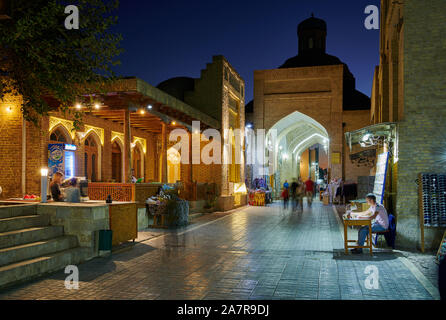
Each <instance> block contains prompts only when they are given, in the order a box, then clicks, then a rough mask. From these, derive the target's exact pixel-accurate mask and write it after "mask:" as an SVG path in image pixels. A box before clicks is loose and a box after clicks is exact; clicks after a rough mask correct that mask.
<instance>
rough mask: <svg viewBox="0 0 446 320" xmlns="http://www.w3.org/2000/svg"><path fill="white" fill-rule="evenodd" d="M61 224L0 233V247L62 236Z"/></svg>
mask: <svg viewBox="0 0 446 320" xmlns="http://www.w3.org/2000/svg"><path fill="white" fill-rule="evenodd" d="M63 234H64V233H63V227H62V226H49V227H35V228H27V229H21V230H14V231H8V232H3V233H0V249H3V248H8V247H13V246H19V245H21V244H26V243H31V242H36V241H42V240H48V239H51V238H57V237H61V236H63Z"/></svg>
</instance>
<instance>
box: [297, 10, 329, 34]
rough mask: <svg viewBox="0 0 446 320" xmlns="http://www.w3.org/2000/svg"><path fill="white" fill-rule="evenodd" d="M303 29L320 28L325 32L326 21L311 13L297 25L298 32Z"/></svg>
mask: <svg viewBox="0 0 446 320" xmlns="http://www.w3.org/2000/svg"><path fill="white" fill-rule="evenodd" d="M304 30H321V31H325V32H327V23H326V22H325V21H324V20H322V19H318V18H315V17H314V15H313V14H312V15H311V18H308V19H307V20H304V21H302V22H301V23H300V24H299V26H298V27H297V32H298V33H300V32H302V31H304Z"/></svg>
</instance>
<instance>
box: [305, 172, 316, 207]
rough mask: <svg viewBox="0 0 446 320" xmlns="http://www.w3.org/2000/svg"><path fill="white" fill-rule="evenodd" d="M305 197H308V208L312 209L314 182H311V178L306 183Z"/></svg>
mask: <svg viewBox="0 0 446 320" xmlns="http://www.w3.org/2000/svg"><path fill="white" fill-rule="evenodd" d="M305 195H306V196H307V203H308V206H309V207H311V205H312V204H313V197H314V182H313V180H311V177H309V178H308V180H307V181H305Z"/></svg>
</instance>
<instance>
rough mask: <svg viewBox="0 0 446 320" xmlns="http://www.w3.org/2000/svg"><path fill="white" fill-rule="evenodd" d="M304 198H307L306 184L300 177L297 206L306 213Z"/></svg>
mask: <svg viewBox="0 0 446 320" xmlns="http://www.w3.org/2000/svg"><path fill="white" fill-rule="evenodd" d="M304 196H305V184H304V183H303V181H302V179H301V178H300V177H299V179H298V180H297V190H296V197H297V206H298V207H299V208H300V210H301V211H304Z"/></svg>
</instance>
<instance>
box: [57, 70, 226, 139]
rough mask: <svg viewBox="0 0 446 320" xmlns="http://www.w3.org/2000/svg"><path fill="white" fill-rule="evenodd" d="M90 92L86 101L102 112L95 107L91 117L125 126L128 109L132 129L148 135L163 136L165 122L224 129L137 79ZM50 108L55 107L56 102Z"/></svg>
mask: <svg viewBox="0 0 446 320" xmlns="http://www.w3.org/2000/svg"><path fill="white" fill-rule="evenodd" d="M96 90H97V89H96ZM87 91H89V90H87ZM91 91H93V92H88V93H86V94H85V101H90V97H92V98H93V101H95V103H97V104H98V106H99V108H98V109H96V108H95V107H94V106H93V107H92V108H91V109H89V110H88V111H87V112H88V113H91V114H92V115H94V116H96V117H99V118H102V119H106V120H111V121H115V122H118V123H120V124H124V117H125V110H126V109H128V110H129V111H130V125H131V126H132V127H134V128H138V129H141V130H144V131H147V132H151V133H161V131H162V122H164V123H166V124H168V125H169V126H173V127H178V126H181V127H186V128H188V129H190V127H191V125H192V121H200V124H201V128H202V129H205V128H215V129H220V127H221V125H220V122H219V121H217V120H216V119H214V118H212V117H210V116H208V115H207V114H205V113H203V112H201V111H199V110H197V109H195V108H193V107H191V106H189V105H187V104H186V103H184V102H183V101H180V100H178V99H176V98H174V97H172V96H170V95H168V94H167V93H165V92H163V91H161V90H159V89H157V88H155V87H153V86H151V85H149V84H148V83H146V82H144V81H143V80H141V79H138V78H125V79H119V80H116V81H114V82H112V83H108V84H106V85H105V87H104V88H101V90H100V91H101V93H96V92H94V89H92V90H91ZM51 104H52V105H55V102H54V101H53V103H51ZM73 108H75V106H73Z"/></svg>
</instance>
